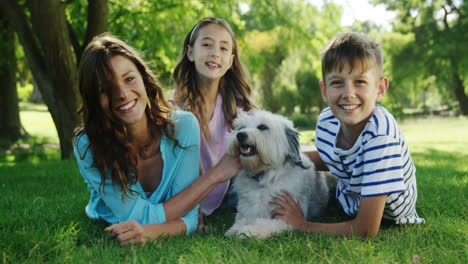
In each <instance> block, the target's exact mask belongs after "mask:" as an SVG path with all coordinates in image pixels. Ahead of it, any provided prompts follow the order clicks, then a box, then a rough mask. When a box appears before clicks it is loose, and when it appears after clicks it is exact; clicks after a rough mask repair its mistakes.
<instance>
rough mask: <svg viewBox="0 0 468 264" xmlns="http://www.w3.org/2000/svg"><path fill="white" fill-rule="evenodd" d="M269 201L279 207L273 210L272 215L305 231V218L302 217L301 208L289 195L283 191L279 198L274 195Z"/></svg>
mask: <svg viewBox="0 0 468 264" xmlns="http://www.w3.org/2000/svg"><path fill="white" fill-rule="evenodd" d="M271 203H273V204H276V205H279V206H280V207H278V208H276V209H275V210H273V213H272V217H273V218H275V219H282V220H283V221H285V222H286V223H288V224H290V225H291V226H292V227H294V228H297V229H301V230H304V231H306V229H307V220H306V219H305V218H304V213H303V212H302V208H301V207H300V206H299V205H298V204H297V203H296V201H294V200H293V199H292V198H291V196H290V195H289V194H288V193H286V192H284V193H283V194H282V195H281V198H279V197H276V198H274V199H273V201H271Z"/></svg>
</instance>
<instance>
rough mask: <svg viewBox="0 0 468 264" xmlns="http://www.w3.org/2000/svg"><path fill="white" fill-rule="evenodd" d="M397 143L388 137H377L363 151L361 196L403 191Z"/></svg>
mask: <svg viewBox="0 0 468 264" xmlns="http://www.w3.org/2000/svg"><path fill="white" fill-rule="evenodd" d="M401 153H402V152H401V146H400V144H399V142H398V141H397V140H396V139H395V138H393V137H389V136H377V137H374V138H372V139H370V140H369V141H368V142H367V143H366V147H365V150H364V153H363V155H364V164H363V177H362V185H361V188H362V189H361V196H362V197H366V196H377V195H389V194H392V193H399V192H403V191H404V190H405V186H404V180H403V164H402V157H401Z"/></svg>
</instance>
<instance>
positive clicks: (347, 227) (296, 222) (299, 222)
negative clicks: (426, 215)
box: [273, 193, 387, 239]
mask: <svg viewBox="0 0 468 264" xmlns="http://www.w3.org/2000/svg"><path fill="white" fill-rule="evenodd" d="M386 199H387V195H380V196H373V197H363V198H361V202H360V205H359V210H358V213H357V215H356V217H355V218H354V219H353V220H351V221H347V222H341V223H332V224H324V223H313V222H308V221H307V220H306V219H305V218H304V215H303V213H302V209H301V208H300V206H298V204H297V203H296V202H295V201H294V200H293V199H292V198H291V196H289V195H288V194H286V193H285V194H284V195H283V199H279V198H276V199H274V200H273V202H274V203H276V204H278V205H279V206H281V207H278V208H276V209H275V210H274V211H273V214H274V215H275V218H278V219H283V220H284V221H286V222H287V223H288V224H290V225H291V226H293V227H294V228H297V229H299V230H302V231H306V232H311V233H316V232H322V233H325V234H332V235H346V236H350V235H353V234H357V235H359V236H361V237H363V238H366V237H368V238H369V239H371V238H372V237H374V236H375V235H377V233H378V231H379V228H380V222H381V220H382V215H383V210H384V207H385V201H386Z"/></svg>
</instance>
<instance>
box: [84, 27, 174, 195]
mask: <svg viewBox="0 0 468 264" xmlns="http://www.w3.org/2000/svg"><path fill="white" fill-rule="evenodd" d="M116 55H121V56H124V57H126V58H127V59H129V60H130V61H132V62H133V63H134V64H135V66H136V67H137V69H138V71H139V73H140V74H141V76H142V78H143V83H144V85H145V89H146V93H147V96H148V101H149V102H148V104H149V106H150V107H147V108H146V110H145V114H146V116H147V120H148V127H149V129H150V134H151V137H152V138H156V137H157V135H158V134H161V132H162V133H163V134H164V135H166V136H167V137H168V138H170V139H172V140H173V141H174V142H175V146H178V141H177V140H176V138H175V130H174V122H173V121H172V120H171V112H172V110H173V108H172V107H171V106H170V105H169V104H168V103H167V102H166V100H165V99H164V96H163V92H162V89H161V87H160V85H159V83H158V81H157V79H156V76H155V75H154V74H153V73H152V71H151V70H150V69H149V67H148V66H147V64H146V63H145V62H144V61H143V60H142V59H141V57H140V56H139V55H138V53H137V52H136V51H135V50H134V49H133V48H131V47H130V46H129V45H127V44H125V43H124V42H123V41H121V40H120V39H118V38H116V37H114V36H111V35H109V34H107V33H106V34H103V35H100V36H97V37H95V38H94V39H93V40H92V41H91V42H90V43H89V45H88V46H87V47H86V49H85V51H84V53H83V56H82V59H81V62H80V66H79V89H80V94H81V98H82V105H81V107H80V108H79V110H78V113H80V115H81V120H82V127H79V128H77V130H76V137H75V141H78V140H79V137H80V136H82V135H83V134H86V135H87V137H88V139H89V143H90V145H89V148H88V149H87V150H86V151H85V152H84V153H80V156H81V157H80V158H84V156H85V155H86V152H87V151H89V150H91V151H92V154H93V158H94V166H96V168H97V169H98V170H99V172H100V174H101V186H102V189H103V191H104V187H103V186H104V185H103V184H104V182H105V180H106V177H107V172H108V171H110V174H111V179H112V182H113V183H114V184H117V185H119V186H120V188H121V190H122V199H123V198H124V196H125V195H127V192H128V191H131V192H133V191H134V190H132V189H131V188H130V187H131V185H133V184H135V183H136V181H137V180H138V175H136V165H137V158H136V157H137V150H136V149H135V148H133V147H132V146H131V145H130V144H129V143H128V133H127V130H126V127H125V126H124V125H123V124H122V123H121V122H119V121H118V118H116V117H114V116H112V117H108V116H107V115H106V114H105V113H104V111H103V109H102V107H101V105H100V94H101V93H106V94H107V96H108V98H112V95H113V94H114V93H115V92H116V89H117V86H116V85H117V81H116V77H115V75H114V71H113V69H112V67H111V65H110V62H109V61H110V59H111V58H112V57H114V56H116ZM110 101H112V100H110ZM110 103H111V102H110Z"/></svg>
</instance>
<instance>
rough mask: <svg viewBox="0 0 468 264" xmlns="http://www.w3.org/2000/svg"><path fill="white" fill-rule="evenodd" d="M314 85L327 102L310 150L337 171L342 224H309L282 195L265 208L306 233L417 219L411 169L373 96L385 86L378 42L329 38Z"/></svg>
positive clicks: (367, 229) (371, 228) (366, 229)
mask: <svg viewBox="0 0 468 264" xmlns="http://www.w3.org/2000/svg"><path fill="white" fill-rule="evenodd" d="M322 77H323V80H322V81H320V88H321V90H322V96H323V100H324V101H325V103H327V104H328V105H329V108H327V109H325V110H324V111H322V113H321V114H320V116H319V120H318V122H317V130H316V140H315V144H316V147H317V150H318V155H317V153H315V157H314V154H313V153H310V155H309V156H311V158H312V160H313V161H314V162H315V163H316V165H317V167H318V168H321V167H322V168H323V165H326V167H327V168H328V169H329V170H330V171H331V172H332V173H333V174H334V175H336V176H337V177H338V185H337V191H336V198H337V200H338V201H339V203H340V204H341V206H342V207H343V209H344V211H345V212H346V214H348V215H351V216H355V218H354V219H353V220H350V221H347V222H342V223H332V224H323V223H311V222H307V220H306V219H304V216H303V213H302V210H301V208H300V207H299V206H298V205H297V204H296V202H295V201H293V200H292V199H291V197H290V196H289V195H288V194H287V193H285V194H283V197H281V198H282V199H281V198H276V199H274V200H273V202H274V203H276V204H278V205H279V206H280V207H278V208H276V209H275V210H274V212H273V214H274V216H275V218H278V219H283V220H284V221H286V222H287V223H289V224H290V225H292V226H293V227H294V228H297V229H300V230H303V231H306V232H323V233H327V234H342V235H353V234H358V235H360V236H361V237H369V238H372V237H373V236H375V235H377V232H378V231H379V227H380V222H381V220H382V218H384V219H388V220H391V221H393V222H395V223H396V224H406V223H412V224H413V223H424V219H422V218H419V217H418V215H417V213H416V208H415V206H416V199H417V189H416V175H415V173H416V169H415V167H414V165H413V162H412V160H411V156H410V153H409V150H408V146H407V144H406V141H405V139H404V137H403V133H402V131H401V129H400V128H399V127H398V124H397V123H396V121H395V119H394V118H393V116H392V115H391V114H390V113H389V112H387V110H386V109H385V108H384V107H383V106H380V105H376V102H378V101H380V100H382V98H383V97H384V96H385V93H386V92H387V88H388V79H387V77H385V76H384V75H383V56H382V52H381V51H380V48H379V46H378V45H377V44H376V43H375V42H373V41H371V40H370V39H369V38H368V37H367V36H366V35H365V34H363V33H355V32H353V33H343V34H338V35H337V36H335V37H334V38H333V39H332V40H331V41H330V43H329V44H328V45H327V46H326V47H325V49H324V50H323V51H322Z"/></svg>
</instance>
